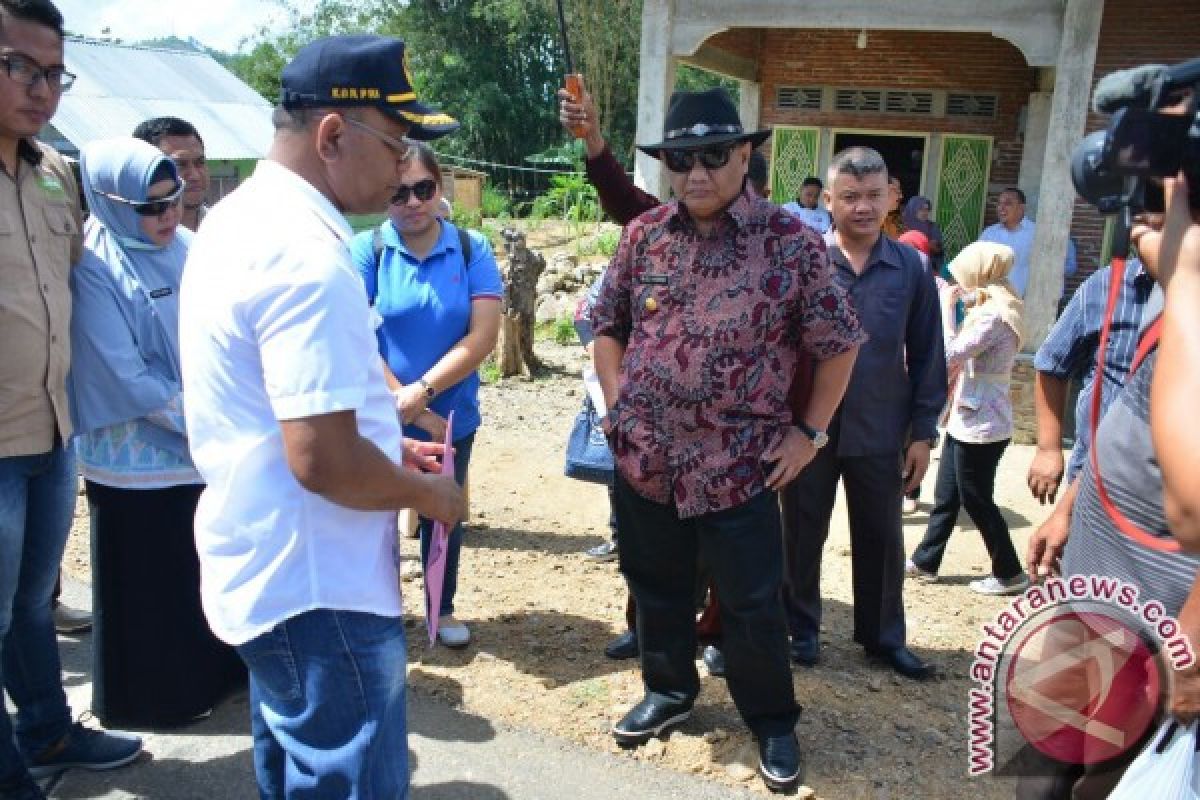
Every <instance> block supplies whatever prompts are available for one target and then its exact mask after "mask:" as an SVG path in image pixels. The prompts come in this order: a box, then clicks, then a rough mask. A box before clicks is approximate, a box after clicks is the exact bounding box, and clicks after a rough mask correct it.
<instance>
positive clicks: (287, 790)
mask: <svg viewBox="0 0 1200 800" xmlns="http://www.w3.org/2000/svg"><path fill="white" fill-rule="evenodd" d="M237 651H238V655H240V656H241V657H242V660H243V661H245V662H246V666H247V667H249V669H250V732H251V735H252V736H253V739H254V772H255V775H256V777H257V779H258V791H259V796H260V797H261V798H263V800H283V798H287V800H301V799H302V798H304V799H306V800H323V798H330V797H337V798H345V800H405V798H407V797H408V727H407V722H406V719H405V708H404V702H405V697H404V690H405V673H404V667H405V643H404V623H403V622H402V621H401V620H400V619H399V618H393V617H381V616H378V615H375V614H364V613H360V612H352V611H330V610H325V609H318V610H316V611H309V612H306V613H304V614H299V615H297V616H295V617H292V618H291V619H288V620H286V621H284V622H281V623H280V624H278V625H276V626H275V627H274V628H272V629H271V630H270V631H268V632H266V633H264V634H262V635H261V636H258V637H256V638H254V639H251V640H250V641H249V642H246V643H245V644H243V645H241V646H240V647H238V648H237Z"/></svg>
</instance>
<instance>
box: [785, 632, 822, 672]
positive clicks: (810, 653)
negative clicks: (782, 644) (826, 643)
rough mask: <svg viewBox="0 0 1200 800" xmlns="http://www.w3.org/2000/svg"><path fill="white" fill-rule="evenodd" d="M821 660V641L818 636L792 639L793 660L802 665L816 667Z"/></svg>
mask: <svg viewBox="0 0 1200 800" xmlns="http://www.w3.org/2000/svg"><path fill="white" fill-rule="evenodd" d="M820 660H821V643H820V641H819V640H818V639H817V637H815V636H813V637H812V638H808V637H800V636H798V637H796V638H795V639H792V661H795V662H796V663H797V664H799V665H800V666H802V667H815V666H816V665H817V662H818V661H820Z"/></svg>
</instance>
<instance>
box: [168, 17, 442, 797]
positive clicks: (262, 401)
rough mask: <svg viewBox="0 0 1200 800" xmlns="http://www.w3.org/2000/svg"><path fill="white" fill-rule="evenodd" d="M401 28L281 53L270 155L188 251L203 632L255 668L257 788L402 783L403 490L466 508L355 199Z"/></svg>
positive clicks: (382, 135) (394, 89)
mask: <svg viewBox="0 0 1200 800" xmlns="http://www.w3.org/2000/svg"><path fill="white" fill-rule="evenodd" d="M404 57H405V52H404V43H403V42H402V41H400V40H398V39H392V38H389V37H382V36H365V35H362V36H334V37H329V38H325V39H319V40H317V41H315V42H313V43H311V44H309V45H307V46H306V47H304V48H303V49H301V50H300V51H299V52H298V53H297V54H296V57H295V58H294V59H293V60H292V62H291V63H290V64H288V65H287V66H286V67H285V68H284V70H283V74H282V91H281V104H280V107H279V108H277V109H276V111H275V115H274V123H275V137H274V141H273V143H272V146H271V149H270V152H269V153H268V155H267V158H266V160H264V161H263V162H261V163H260V164H259V165H258V167H257V168H256V170H255V172H254V175H253V176H252V177H250V178H249V179H248V180H247V181H246V182H245V183H244V184H242V186H241V187H239V188H238V189H237V190H236V191H235V192H233V193H232V194H231V195H229V196H228V197H226V198H225V199H224V200H223V201H222V202H221V203H219V204H217V205H216V206H215V207H214V208H213V210H212V211H211V212H210V213H209V215H208V216H207V217H206V219H205V223H204V225H203V227H202V228H201V230H200V231H199V232H198V233H197V235H196V237H195V240H194V244H193V246H192V250H191V252H190V254H189V258H188V262H187V266H186V267H185V271H184V279H183V286H182V290H181V292H180V295H181V322H180V329H181V332H180V344H181V348H180V349H181V353H182V361H183V382H184V396H185V397H186V398H187V402H186V414H187V427H188V430H189V431H190V436H191V449H192V455H193V458H194V460H195V463H196V466H197V468H198V469H199V470H200V472H201V474H202V475H203V476H204V478H205V481H206V484H207V488H206V490H205V492H204V495H203V496H202V498H201V500H200V505H199V508H198V510H197V513H196V545H197V549H198V551H199V556H200V565H201V576H202V592H201V593H202V598H203V602H204V609H205V613H206V615H207V616H208V620H209V624H210V625H211V627H212V629H213V632H214V633H215V634H216V635H217V636H218V637H220V638H221V639H223V640H225V641H226V642H229V643H230V644H232V645H234V646H235V647H237V650H238V653H239V655H240V656H241V657H242V659H243V660H244V661H245V662H246V665H247V667H248V668H249V672H250V707H251V726H252V732H253V736H254V763H255V772H256V776H257V779H258V785H259V793H260V795H261V796H263V797H293V796H298V795H299V794H303V795H304V796H312V797H335V796H336V797H387V798H400V799H402V798H405V797H407V796H408V779H409V765H408V744H407V729H406V720H405V707H404V706H405V638H404V624H403V620H402V619H401V617H400V614H401V605H400V591H399V588H398V582H397V573H396V551H395V547H396V510H397V509H401V508H412V509H414V510H416V511H417V512H418V513H420V514H422V515H424V516H426V517H430V518H433V519H435V520H439V521H441V522H443V523H445V524H446V525H447V526H448V527H452V526H453V525H454V524H455V522H456V521H457V520H458V519H460V518H461V517H462V516H463V514H464V512H465V503H464V499H463V495H462V492H461V490H460V489H459V487H458V485H457V484H456V483H455V482H454V479H453V477H452V476H441V475H434V474H428V473H425V472H421V471H417V470H413V469H410V468H407V467H406V466H405V465H403V464H402V461H408V462H410V463H412V464H416V465H419V466H421V467H423V468H425V469H431V468H433V467H435V466H436V462H435V461H434V460H433V459H432V458H430V454H431V453H433V452H438V451H440V446H439V445H424V446H423V448H424V449H422V450H416V449H414V448H416V447H417V445H415V444H412V443H408V442H406V441H405V440H403V439H402V437H401V428H400V422H399V418H398V416H397V413H396V409H395V406H394V405H393V401H392V397H391V395H390V394H389V392H388V389H387V385H386V384H385V382H384V378H383V372H382V363H381V360H380V358H379V353H378V350H377V343H376V339H375V331H374V328H373V325H372V322H371V312H370V308H369V307H368V305H367V299H366V293H365V292H364V291H363V287H362V283H361V280H360V279H359V276H358V273H357V271H356V270H355V268H354V266H353V264H352V263H351V260H350V253H349V248H348V242H349V240H350V238H351V235H352V231H351V229H350V225H349V223H347V221H346V219H345V217H344V216H343V214H344V213H366V212H375V211H383V210H384V209H385V208H386V207H387V205H388V202H389V199H390V198H391V197H392V196H393V195H394V194H395V192H396V191H397V188H398V186H399V184H400V175H401V174H402V170H403V168H404V167H405V162H406V159H407V157H408V151H409V145H408V143H407V142H406V141H404V139H403V137H405V136H409V137H412V138H419V139H432V138H436V137H438V136H441V135H444V134H446V133H449V132H451V131H453V130H454V129H456V128H457V127H458V123H457V122H455V121H454V120H453V119H452V118H450V117H448V116H446V115H445V114H442V113H440V112H438V111H435V110H434V109H431V108H428V107H427V106H425V105H423V104H421V103H419V102H418V101H417V99H416V94H415V92H414V90H413V87H412V85H411V81H410V79H409V76H408V72H407V69H406V68H405V66H404V63H405V58H404Z"/></svg>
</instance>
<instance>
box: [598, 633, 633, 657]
mask: <svg viewBox="0 0 1200 800" xmlns="http://www.w3.org/2000/svg"><path fill="white" fill-rule="evenodd" d="M604 655H606V656H608V657H609V658H611V659H613V660H614V661H624V660H625V659H627V658H637V657H638V642H637V634H636V633H634V632H633V631H625V632H624V633H622V634H621V635H620V636H618V637H617V638H615V639H613V640H612V641H611V642H609V643H608V646H607V647H605V648H604Z"/></svg>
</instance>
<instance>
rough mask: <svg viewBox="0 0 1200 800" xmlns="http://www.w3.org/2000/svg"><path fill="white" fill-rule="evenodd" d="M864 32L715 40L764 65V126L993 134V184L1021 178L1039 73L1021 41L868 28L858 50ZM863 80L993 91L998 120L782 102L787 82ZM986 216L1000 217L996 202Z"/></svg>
mask: <svg viewBox="0 0 1200 800" xmlns="http://www.w3.org/2000/svg"><path fill="white" fill-rule="evenodd" d="M857 40H858V31H857V30H793V29H770V30H765V31H761V35H760V32H757V31H750V30H746V29H734V30H730V31H725V32H724V33H721V34H718V35H717V36H714V37H713V38H712V39H710V40H709V42H708V44H710V45H712V46H714V47H717V48H720V49H722V50H727V51H729V52H732V53H736V54H737V55H739V56H743V57H745V58H751V59H753V58H757V59H758V60H759V63H760V64H761V68H760V74H759V81H760V83H761V85H762V98H763V103H762V122H763V124H764V125H767V126H770V125H814V126H821V127H837V128H868V129H878V130H895V131H908V130H911V131H914V132H922V133H923V132H927V131H931V130H933V131H939V132H945V133H971V134H982V135H986V136H991V137H993V140H994V144H993V148H994V150H993V164H992V184H993V186H995V187H1000V186H1007V185H1010V184H1014V183H1016V180H1017V174H1018V172H1019V171H1020V166H1021V140H1020V138H1019V136H1018V133H1017V124H1018V117H1019V114H1020V111H1021V108H1022V107H1023V106H1024V105H1025V104H1026V103H1027V102H1028V98H1029V93H1030V92H1032V91H1033V90H1034V89H1035V88H1036V77H1037V76H1036V72H1035V70H1033V69H1031V68H1029V67H1028V66H1026V64H1025V59H1024V57H1023V56H1022V55H1021V52H1020V51H1019V50H1017V48H1016V47H1014V46H1013V45H1011V44H1009V43H1008V42H1006V41H1004V40H1002V39H997V38H995V37H993V36H991V35H989V34H984V33H939V32H912V31H869V32H868V43H867V47H866V48H865V49H863V50H859V49H858V47H857V46H856V45H857ZM798 85H799V86H848V87H854V86H862V87H882V88H905V87H913V88H923V89H960V90H969V91H979V92H992V93H996V94H997V96H998V100H999V104H998V107H997V114H996V117H995V118H994V119H963V118H948V117H935V118H920V117H905V116H901V115H890V114H850V113H845V112H812V111H797V110H794V109H778V108H776V107H775V94H776V90H777V88H778V87H780V86H798ZM986 219H987V222H991V221H994V213H993V210H992V208H991V207H990V205H989V208H988V210H987V217H986Z"/></svg>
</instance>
